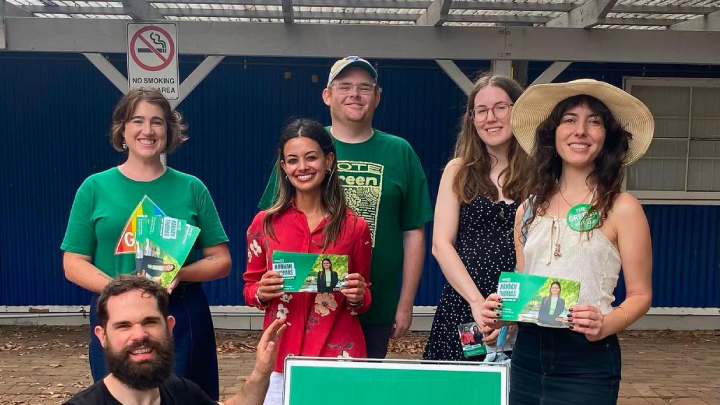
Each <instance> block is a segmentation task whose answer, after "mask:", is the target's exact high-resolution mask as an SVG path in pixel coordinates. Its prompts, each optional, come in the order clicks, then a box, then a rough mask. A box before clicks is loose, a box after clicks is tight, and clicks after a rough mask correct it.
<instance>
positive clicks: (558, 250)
mask: <svg viewBox="0 0 720 405" xmlns="http://www.w3.org/2000/svg"><path fill="white" fill-rule="evenodd" d="M558 189H559V190H560V197H561V198H562V199H563V201H565V203H566V204H567V205H569V206H570V207H571V210H570V212H572V211H573V209H574V208H575V207H576V206H574V205H573V204H572V203H570V201H568V199H567V198H565V194H563V192H562V187H558ZM592 192H593V190H590V191H589V192H588V193H587V194H585V197H583V199H582V200H583V201H585V200H586V199H587V197H588V196H589V195H590V194H591V193H592ZM563 231H564V229H563ZM553 236H554V237H555V241H553ZM561 240H562V234H561V229H560V200H558V204H557V211H556V214H555V218H553V223H552V230H551V234H550V250H551V251H552V256H553V257H555V258H556V259H559V258H561V257H562V244H561V243H560V241H561ZM548 264H549V263H548Z"/></svg>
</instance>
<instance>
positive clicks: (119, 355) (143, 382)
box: [105, 335, 174, 391]
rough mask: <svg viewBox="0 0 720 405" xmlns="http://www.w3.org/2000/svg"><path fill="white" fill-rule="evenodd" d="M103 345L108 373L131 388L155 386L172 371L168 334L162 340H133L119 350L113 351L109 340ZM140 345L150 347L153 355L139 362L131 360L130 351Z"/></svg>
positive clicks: (170, 344) (172, 358)
mask: <svg viewBox="0 0 720 405" xmlns="http://www.w3.org/2000/svg"><path fill="white" fill-rule="evenodd" d="M105 346H106V348H105V359H106V361H107V365H108V369H109V371H110V373H112V375H113V376H115V378H117V379H118V380H119V381H120V382H121V383H123V384H125V385H126V386H128V387H130V388H132V389H135V390H139V391H145V390H149V389H153V388H157V387H159V386H160V385H161V384H162V383H163V382H164V381H165V380H167V379H168V377H170V374H171V373H172V371H173V364H174V344H173V339H172V337H171V336H170V335H167V336H166V337H165V338H164V339H163V340H151V339H145V340H143V341H141V342H135V343H133V344H132V345H130V346H128V347H126V348H124V349H122V350H120V351H119V352H116V351H113V350H112V348H110V346H109V342H107V344H106V345H105ZM140 347H145V348H150V349H152V353H153V354H154V355H155V356H154V357H153V358H152V359H150V360H144V361H141V362H137V361H134V360H132V359H131V358H130V352H132V351H134V350H136V349H138V348H140Z"/></svg>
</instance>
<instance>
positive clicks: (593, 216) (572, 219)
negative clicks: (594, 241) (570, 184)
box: [558, 188, 600, 232]
mask: <svg viewBox="0 0 720 405" xmlns="http://www.w3.org/2000/svg"><path fill="white" fill-rule="evenodd" d="M594 192H595V190H594V189H593V190H590V191H589V192H588V193H587V194H586V195H585V197H583V199H582V200H581V202H580V203H579V204H576V205H572V204H571V203H570V201H568V200H567V198H565V195H563V192H562V188H561V189H560V196H561V197H562V199H563V200H565V202H566V203H567V204H568V205H569V206H570V210H569V211H568V212H567V215H566V220H567V225H568V227H570V228H571V229H572V230H575V231H578V232H584V231H589V230H591V229H593V228H594V227H595V226H596V225H597V223H598V220H599V219H600V215H599V214H598V213H597V211H593V210H592V205H590V204H587V203H585V202H584V201H587V198H588V196H589V195H590V194H594ZM559 211H560V210H559V209H558V214H560V212H559Z"/></svg>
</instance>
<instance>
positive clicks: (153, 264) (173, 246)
mask: <svg viewBox="0 0 720 405" xmlns="http://www.w3.org/2000/svg"><path fill="white" fill-rule="evenodd" d="M136 221H137V225H136V243H135V273H136V274H138V275H142V276H145V277H147V278H148V279H150V280H153V281H155V282H157V283H159V284H160V285H161V286H163V287H167V286H168V285H170V283H172V281H173V280H174V279H175V277H176V276H177V274H178V272H179V271H180V268H181V267H182V265H183V263H185V259H187V257H188V255H189V254H190V252H191V251H192V250H193V245H194V244H195V241H196V240H197V238H198V235H199V234H200V228H198V227H196V226H192V225H190V224H188V223H187V221H185V220H183V219H177V218H171V217H167V216H160V215H138V216H137V219H136Z"/></svg>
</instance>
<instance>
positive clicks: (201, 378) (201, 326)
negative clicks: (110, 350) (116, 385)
mask: <svg viewBox="0 0 720 405" xmlns="http://www.w3.org/2000/svg"><path fill="white" fill-rule="evenodd" d="M98 298H99V297H98V296H94V297H93V299H92V302H91V303H90V344H89V351H90V353H89V357H90V370H91V372H92V376H93V381H95V382H97V381H99V380H101V379H103V378H104V377H105V376H106V375H107V374H108V370H107V365H106V363H105V354H104V352H103V348H102V345H101V344H100V340H98V338H97V337H96V336H95V332H94V330H95V326H96V325H97V324H98V321H97V312H96V311H97V310H96V307H97V300H98ZM169 312H170V315H172V316H173V317H175V321H176V322H175V328H173V331H172V333H173V338H174V342H175V373H176V374H177V375H179V376H182V377H185V378H187V379H189V380H191V381H193V382H195V383H196V384H197V385H199V386H200V388H202V389H203V391H205V393H207V394H208V396H210V398H212V399H213V400H215V401H217V400H218V399H219V397H220V383H219V380H218V362H217V351H216V346H215V330H214V328H213V323H212V317H211V315H210V307H209V305H208V301H207V297H206V296H205V292H204V291H203V289H202V284H200V283H187V284H181V285H179V286H178V287H177V288H175V290H174V291H173V293H172V294H170V309H169Z"/></svg>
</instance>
